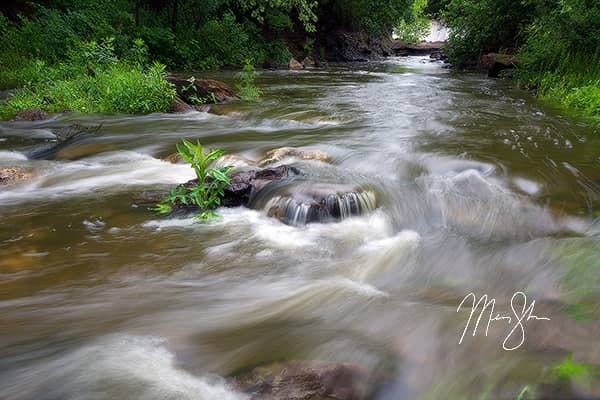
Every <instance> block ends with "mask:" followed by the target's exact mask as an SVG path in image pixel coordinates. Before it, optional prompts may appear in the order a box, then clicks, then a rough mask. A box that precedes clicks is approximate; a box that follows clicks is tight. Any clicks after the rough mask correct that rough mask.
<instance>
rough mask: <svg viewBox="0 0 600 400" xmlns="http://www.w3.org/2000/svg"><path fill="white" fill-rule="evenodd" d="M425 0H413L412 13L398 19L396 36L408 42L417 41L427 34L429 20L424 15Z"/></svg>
mask: <svg viewBox="0 0 600 400" xmlns="http://www.w3.org/2000/svg"><path fill="white" fill-rule="evenodd" d="M426 7H427V0H415V1H414V2H413V6H412V13H411V14H410V15H409V16H407V17H406V18H404V19H403V20H402V21H400V24H399V25H397V26H396V28H395V31H396V34H397V35H398V38H399V39H400V40H402V41H405V42H409V43H417V42H419V41H421V40H423V38H425V37H426V36H427V35H429V29H430V24H431V21H430V20H429V18H426V17H425V8H426Z"/></svg>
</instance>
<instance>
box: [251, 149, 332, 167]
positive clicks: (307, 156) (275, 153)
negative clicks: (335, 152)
mask: <svg viewBox="0 0 600 400" xmlns="http://www.w3.org/2000/svg"><path fill="white" fill-rule="evenodd" d="M285 157H299V158H301V159H303V160H317V161H325V162H326V161H329V154H327V153H325V152H324V151H322V150H298V149H295V148H293V147H280V148H277V149H273V150H270V151H268V152H267V154H265V156H264V157H263V158H262V160H260V161H259V162H258V165H259V166H261V167H264V166H265V165H269V164H273V163H276V162H279V161H281V160H283V159H284V158H285Z"/></svg>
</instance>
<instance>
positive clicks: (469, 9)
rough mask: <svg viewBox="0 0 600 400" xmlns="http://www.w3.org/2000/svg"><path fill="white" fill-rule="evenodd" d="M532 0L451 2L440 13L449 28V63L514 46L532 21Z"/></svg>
mask: <svg viewBox="0 0 600 400" xmlns="http://www.w3.org/2000/svg"><path fill="white" fill-rule="evenodd" d="M534 1H535V0H532V1H517V2H516V1H512V0H450V2H449V3H448V5H447V6H446V9H445V11H444V12H443V14H442V18H443V21H444V22H445V23H446V24H448V25H449V26H450V27H451V30H450V37H449V39H448V41H449V46H448V53H449V57H450V60H451V61H452V62H454V63H457V64H461V63H463V62H464V61H467V60H470V59H475V58H476V57H478V56H479V55H480V54H485V53H489V52H493V51H494V52H498V51H499V49H502V48H512V47H515V46H516V45H517V39H518V38H519V33H520V32H521V30H522V29H523V27H524V26H526V24H528V23H530V22H531V21H532V20H533V18H534V11H535V5H534Z"/></svg>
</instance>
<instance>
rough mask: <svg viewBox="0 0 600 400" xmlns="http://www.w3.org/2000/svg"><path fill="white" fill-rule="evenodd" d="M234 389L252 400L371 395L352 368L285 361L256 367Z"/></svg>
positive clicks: (354, 399)
mask: <svg viewBox="0 0 600 400" xmlns="http://www.w3.org/2000/svg"><path fill="white" fill-rule="evenodd" d="M234 386H235V387H236V388H237V389H238V390H240V391H242V392H244V393H246V394H248V395H249V396H250V398H251V399H252V400H255V399H256V400H258V399H261V400H331V399H337V400H358V399H364V398H367V397H368V396H369V394H371V393H370V392H371V391H372V389H373V387H372V384H371V382H370V379H369V376H368V374H367V373H366V372H365V371H363V370H362V369H361V368H359V367H358V366H356V365H352V364H343V363H332V362H324V361H289V362H285V363H275V364H271V365H268V366H262V367H257V368H255V369H253V370H252V371H250V373H248V374H247V375H245V376H242V377H240V378H237V379H236V380H235V382H234Z"/></svg>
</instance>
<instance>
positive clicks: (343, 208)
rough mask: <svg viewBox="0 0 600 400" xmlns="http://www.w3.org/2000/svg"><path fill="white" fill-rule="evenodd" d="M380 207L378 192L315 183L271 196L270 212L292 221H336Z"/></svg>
mask: <svg viewBox="0 0 600 400" xmlns="http://www.w3.org/2000/svg"><path fill="white" fill-rule="evenodd" d="M376 207H377V198H376V196H375V192H374V191H372V190H370V189H363V188H359V187H352V186H347V185H334V184H315V185H309V186H308V187H307V186H306V185H302V186H300V187H297V188H292V189H291V190H289V191H287V192H286V193H282V194H280V195H275V196H273V197H272V198H270V199H269V200H268V201H267V202H266V205H265V206H264V209H265V210H266V212H267V215H268V216H270V217H273V218H277V219H278V220H280V221H281V222H283V223H285V224H288V225H305V224H309V223H314V222H334V221H341V220H343V219H346V218H349V217H352V216H358V215H364V214H366V213H368V212H370V211H373V210H375V208H376Z"/></svg>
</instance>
